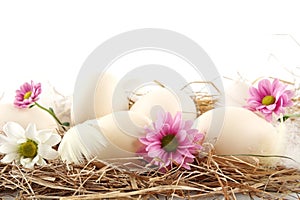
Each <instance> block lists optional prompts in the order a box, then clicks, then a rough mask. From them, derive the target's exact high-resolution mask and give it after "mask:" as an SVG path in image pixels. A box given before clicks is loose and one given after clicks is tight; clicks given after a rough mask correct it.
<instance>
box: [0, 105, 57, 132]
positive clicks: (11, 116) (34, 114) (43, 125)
mask: <svg viewBox="0 0 300 200" xmlns="http://www.w3.org/2000/svg"><path fill="white" fill-rule="evenodd" d="M0 113H1V114H0V127H1V128H2V127H3V125H4V124H5V123H6V122H9V121H13V122H16V123H18V124H20V125H21V126H22V127H23V128H26V127H27V125H28V124H29V123H35V124H36V127H37V129H38V130H40V129H53V128H57V125H56V122H55V120H54V119H53V118H52V116H50V115H49V114H48V113H46V112H45V111H43V110H41V109H39V108H37V107H33V108H30V109H29V108H28V109H27V108H26V109H19V108H16V107H15V106H14V105H12V104H9V103H1V104H0Z"/></svg>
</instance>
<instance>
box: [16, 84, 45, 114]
mask: <svg viewBox="0 0 300 200" xmlns="http://www.w3.org/2000/svg"><path fill="white" fill-rule="evenodd" d="M41 92H42V88H41V83H37V84H34V82H33V81H31V83H27V82H26V83H24V84H23V85H22V86H21V87H20V89H19V90H17V91H16V97H15V102H14V105H15V106H16V107H18V108H27V107H29V106H30V105H31V104H32V103H34V102H36V101H38V100H39V95H40V94H41Z"/></svg>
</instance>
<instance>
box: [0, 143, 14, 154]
mask: <svg viewBox="0 0 300 200" xmlns="http://www.w3.org/2000/svg"><path fill="white" fill-rule="evenodd" d="M17 151H18V146H17V144H12V143H8V142H7V143H4V144H2V145H1V146H0V153H3V154H8V153H14V152H15V153H16V152H17Z"/></svg>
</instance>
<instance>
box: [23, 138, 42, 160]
mask: <svg viewBox="0 0 300 200" xmlns="http://www.w3.org/2000/svg"><path fill="white" fill-rule="evenodd" d="M37 150H38V147H37V143H36V142H35V141H33V140H27V142H24V143H22V144H20V146H19V149H18V152H19V154H20V155H21V156H23V157H24V158H34V157H35V156H36V154H37Z"/></svg>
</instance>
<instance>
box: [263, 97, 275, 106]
mask: <svg viewBox="0 0 300 200" xmlns="http://www.w3.org/2000/svg"><path fill="white" fill-rule="evenodd" d="M275 100H276V99H275V97H273V96H271V95H268V96H265V97H264V98H263V99H262V101H261V103H262V105H265V106H268V105H271V104H273V103H275Z"/></svg>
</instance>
